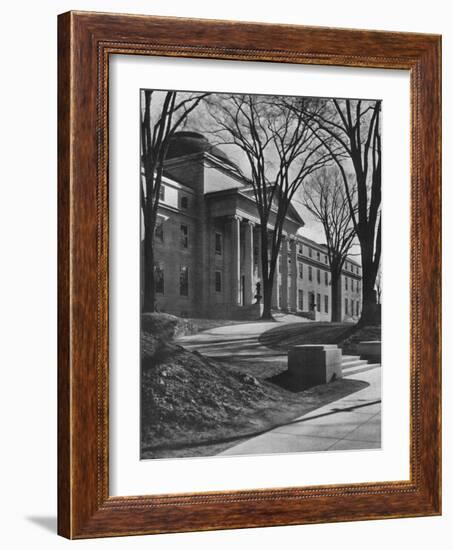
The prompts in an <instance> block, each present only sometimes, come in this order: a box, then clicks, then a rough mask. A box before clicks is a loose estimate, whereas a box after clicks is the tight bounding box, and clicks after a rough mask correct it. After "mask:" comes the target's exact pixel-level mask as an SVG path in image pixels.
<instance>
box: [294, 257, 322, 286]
mask: <svg viewBox="0 0 453 550" xmlns="http://www.w3.org/2000/svg"><path fill="white" fill-rule="evenodd" d="M323 273H324V284H325V285H326V286H328V285H329V272H328V271H323ZM303 278H304V264H303V263H302V262H299V279H303ZM308 280H309V281H312V280H313V268H312V266H311V265H309V266H308ZM316 282H317V283H318V285H320V284H321V270H320V269H317V270H316Z"/></svg>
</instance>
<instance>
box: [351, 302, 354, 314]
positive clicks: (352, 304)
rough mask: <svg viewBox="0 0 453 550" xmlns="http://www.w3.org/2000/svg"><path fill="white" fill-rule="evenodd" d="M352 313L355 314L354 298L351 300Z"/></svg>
mask: <svg viewBox="0 0 453 550" xmlns="http://www.w3.org/2000/svg"><path fill="white" fill-rule="evenodd" d="M351 315H354V300H351Z"/></svg>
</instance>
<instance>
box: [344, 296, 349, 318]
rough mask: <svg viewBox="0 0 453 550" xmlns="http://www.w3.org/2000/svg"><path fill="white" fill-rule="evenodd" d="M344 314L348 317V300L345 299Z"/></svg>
mask: <svg viewBox="0 0 453 550" xmlns="http://www.w3.org/2000/svg"><path fill="white" fill-rule="evenodd" d="M344 314H345V315H349V313H348V299H347V298H345V299H344Z"/></svg>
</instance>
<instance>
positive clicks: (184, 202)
mask: <svg viewBox="0 0 453 550" xmlns="http://www.w3.org/2000/svg"><path fill="white" fill-rule="evenodd" d="M165 189H166V187H165V185H164V184H163V183H161V184H160V187H159V201H162V202H165ZM179 206H180V208H181V210H187V209H188V208H189V197H188V196H187V195H182V196H181V197H180V199H179Z"/></svg>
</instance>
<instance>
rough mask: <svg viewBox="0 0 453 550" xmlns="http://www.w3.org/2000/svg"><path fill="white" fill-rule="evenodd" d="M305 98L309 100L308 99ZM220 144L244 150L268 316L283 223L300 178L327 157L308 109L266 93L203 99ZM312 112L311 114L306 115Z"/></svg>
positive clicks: (312, 170) (325, 160)
mask: <svg viewBox="0 0 453 550" xmlns="http://www.w3.org/2000/svg"><path fill="white" fill-rule="evenodd" d="M306 101H307V102H308V101H310V100H306ZM207 105H208V111H209V113H210V115H211V117H212V119H213V121H214V123H215V128H214V129H213V130H212V132H211V133H213V134H215V135H216V136H217V140H218V143H222V144H229V145H235V146H237V147H238V148H239V149H240V150H241V151H242V152H243V154H244V155H245V158H246V159H247V161H248V162H247V165H248V168H249V170H250V175H247V174H244V173H242V171H241V170H240V168H239V171H240V172H241V175H242V176H243V177H244V178H246V179H248V180H249V181H250V183H251V186H252V188H253V193H254V198H255V202H256V206H257V210H258V215H259V219H260V236H261V251H260V256H261V267H262V279H263V280H262V290H263V313H262V318H263V319H271V318H272V314H271V305H272V289H273V284H274V276H275V271H276V264H277V259H278V254H279V251H280V246H281V241H282V235H283V226H284V222H285V219H286V215H287V212H288V208H289V207H290V205H291V201H292V199H293V197H294V195H295V193H296V192H297V190H298V189H299V188H300V186H301V185H302V184H303V182H304V181H305V180H306V179H307V178H308V177H309V176H310V175H311V174H313V173H314V172H315V171H316V170H318V169H319V168H321V167H322V166H324V165H325V164H326V163H327V162H330V161H331V158H330V153H329V152H328V151H326V150H325V148H324V147H323V145H322V143H321V142H320V141H319V140H318V139H317V138H316V136H315V135H314V133H313V131H312V130H311V128H310V126H309V125H308V124H307V120H306V119H307V115H306V114H305V113H306V111H307V110H308V106H304V107H306V108H307V109H304V110H301V111H299V112H297V113H296V112H295V111H294V110H292V109H289V108H288V107H287V105H286V104H284V103H283V102H281V103H279V102H277V103H276V102H275V100H274V101H270V100H269V98H268V97H267V96H256V95H235V94H232V95H228V96H222V97H219V96H216V97H215V100H214V98H209V100H207ZM310 116H311V115H310Z"/></svg>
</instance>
